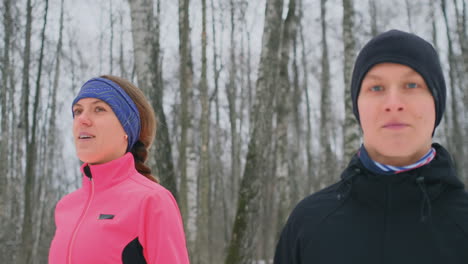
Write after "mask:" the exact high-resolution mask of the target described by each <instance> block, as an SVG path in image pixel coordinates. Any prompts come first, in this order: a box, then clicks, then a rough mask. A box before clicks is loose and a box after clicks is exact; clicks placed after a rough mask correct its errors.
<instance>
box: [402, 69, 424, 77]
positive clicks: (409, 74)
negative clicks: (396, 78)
mask: <svg viewBox="0 0 468 264" xmlns="http://www.w3.org/2000/svg"><path fill="white" fill-rule="evenodd" d="M403 76H404V77H413V76H418V77H421V78H422V76H421V74H419V73H418V72H417V71H415V70H410V71H408V72H407V73H405V74H404V75H403Z"/></svg>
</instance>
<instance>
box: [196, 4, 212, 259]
mask: <svg viewBox="0 0 468 264" xmlns="http://www.w3.org/2000/svg"><path fill="white" fill-rule="evenodd" d="M206 35H207V31H206V0H202V34H201V43H202V57H201V63H202V69H201V78H200V101H201V107H202V113H201V120H200V129H201V139H202V142H201V153H200V161H201V164H200V171H199V176H198V200H199V203H198V218H197V243H196V245H197V248H198V250H197V254H196V263H200V264H204V263H211V262H210V255H211V254H212V253H211V252H210V249H211V247H210V243H209V242H210V240H209V237H210V234H209V229H210V226H209V225H208V224H209V218H210V208H211V206H210V186H211V179H210V167H209V165H210V160H209V157H210V152H209V150H210V146H209V142H210V129H209V128H210V116H209V102H208V79H207V57H206V50H207V39H206V38H207V36H206Z"/></svg>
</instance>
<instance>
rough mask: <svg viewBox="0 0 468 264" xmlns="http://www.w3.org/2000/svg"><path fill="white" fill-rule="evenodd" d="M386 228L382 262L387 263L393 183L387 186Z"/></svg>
mask: <svg viewBox="0 0 468 264" xmlns="http://www.w3.org/2000/svg"><path fill="white" fill-rule="evenodd" d="M385 193H386V195H385V199H386V201H385V229H384V241H383V247H382V256H383V258H382V263H387V256H386V255H387V250H386V248H387V242H388V236H389V235H390V231H389V229H390V228H389V226H390V223H389V222H390V221H389V218H390V215H391V214H390V207H391V199H392V196H391V185H388V186H386V187H385Z"/></svg>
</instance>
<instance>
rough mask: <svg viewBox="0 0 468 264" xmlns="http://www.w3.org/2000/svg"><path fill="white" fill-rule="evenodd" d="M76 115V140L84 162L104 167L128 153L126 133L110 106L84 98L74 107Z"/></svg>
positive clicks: (74, 135) (78, 151)
mask: <svg viewBox="0 0 468 264" xmlns="http://www.w3.org/2000/svg"><path fill="white" fill-rule="evenodd" d="M73 113H74V119H73V137H74V140H75V147H76V153H77V155H78V158H79V159H80V160H81V161H83V162H87V163H90V164H101V163H105V162H108V161H111V160H114V159H117V158H119V157H121V156H123V155H124V154H125V152H126V150H127V136H126V133H125V130H124V129H123V127H122V125H121V124H120V121H119V119H117V116H116V115H115V114H114V111H112V108H111V107H110V106H109V105H108V104H107V103H105V102H104V101H102V100H99V99H96V98H83V99H81V100H79V101H78V102H77V103H76V104H75V105H74V106H73Z"/></svg>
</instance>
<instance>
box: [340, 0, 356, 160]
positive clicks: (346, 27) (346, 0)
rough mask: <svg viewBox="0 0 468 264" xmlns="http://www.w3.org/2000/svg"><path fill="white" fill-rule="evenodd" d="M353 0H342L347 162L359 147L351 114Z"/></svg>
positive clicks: (345, 147) (354, 121) (345, 156)
mask: <svg viewBox="0 0 468 264" xmlns="http://www.w3.org/2000/svg"><path fill="white" fill-rule="evenodd" d="M353 5H354V4H353V0H343V43H344V61H343V75H344V104H345V121H344V127H343V135H344V139H343V143H344V146H343V150H344V157H343V161H345V162H347V161H348V160H350V159H351V157H352V156H353V155H354V154H355V153H356V151H357V149H358V148H359V138H360V136H359V125H358V123H357V121H356V118H355V117H354V114H353V104H352V101H351V74H352V71H353V63H354V56H355V46H356V44H355V43H356V42H355V40H354V34H353V28H354V6H353Z"/></svg>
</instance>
